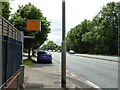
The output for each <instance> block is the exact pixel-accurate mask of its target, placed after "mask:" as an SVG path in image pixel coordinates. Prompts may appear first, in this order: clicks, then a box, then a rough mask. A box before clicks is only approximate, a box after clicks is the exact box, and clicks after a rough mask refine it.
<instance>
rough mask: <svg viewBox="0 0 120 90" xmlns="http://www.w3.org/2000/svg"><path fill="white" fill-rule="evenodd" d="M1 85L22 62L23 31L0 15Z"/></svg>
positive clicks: (17, 69)
mask: <svg viewBox="0 0 120 90" xmlns="http://www.w3.org/2000/svg"><path fill="white" fill-rule="evenodd" d="M0 48H1V49H0V54H1V55H0V56H1V58H0V66H1V68H0V73H1V74H0V86H1V85H3V84H5V83H7V82H8V81H9V80H10V79H11V77H12V76H13V75H14V74H15V73H16V72H17V71H19V69H20V65H21V64H22V42H21V33H20V32H19V31H18V30H17V29H16V28H15V27H14V26H13V25H12V24H10V23H9V22H8V21H7V20H5V19H4V18H3V17H2V16H0Z"/></svg>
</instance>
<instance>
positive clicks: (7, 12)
mask: <svg viewBox="0 0 120 90" xmlns="http://www.w3.org/2000/svg"><path fill="white" fill-rule="evenodd" d="M1 4H2V5H1V6H0V7H2V16H3V17H4V18H5V19H7V20H8V19H9V16H10V13H11V11H10V10H11V9H12V8H11V7H10V3H9V2H1Z"/></svg>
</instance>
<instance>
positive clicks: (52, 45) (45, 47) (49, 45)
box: [41, 41, 61, 51]
mask: <svg viewBox="0 0 120 90" xmlns="http://www.w3.org/2000/svg"><path fill="white" fill-rule="evenodd" d="M41 49H43V50H52V51H53V50H55V51H58V50H61V47H60V46H58V45H57V44H56V43H54V42H53V41H49V42H48V43H47V44H44V45H43V46H42V48H41Z"/></svg>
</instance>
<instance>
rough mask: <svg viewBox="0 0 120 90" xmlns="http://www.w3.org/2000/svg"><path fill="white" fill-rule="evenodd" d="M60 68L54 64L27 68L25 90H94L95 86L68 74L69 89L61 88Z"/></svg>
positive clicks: (67, 84) (67, 83)
mask: <svg viewBox="0 0 120 90" xmlns="http://www.w3.org/2000/svg"><path fill="white" fill-rule="evenodd" d="M60 74H61V72H60V67H59V66H57V65H56V64H55V63H54V62H53V63H52V64H35V65H34V66H33V67H28V66H25V72H24V90H44V89H45V90H46V89H48V90H81V89H82V90H84V89H83V88H89V89H88V90H98V89H94V86H93V85H90V84H87V83H84V81H80V80H77V79H75V78H74V77H72V76H70V74H69V73H67V76H66V86H67V89H62V88H61V75H60Z"/></svg>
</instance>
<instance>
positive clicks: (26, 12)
mask: <svg viewBox="0 0 120 90" xmlns="http://www.w3.org/2000/svg"><path fill="white" fill-rule="evenodd" d="M28 19H37V20H40V21H41V31H27V30H26V26H27V25H26V24H27V20H28ZM10 21H11V22H12V23H13V24H14V26H15V27H16V28H17V29H18V30H20V31H24V35H25V36H35V39H27V38H26V39H24V47H25V48H29V45H31V46H30V47H31V48H39V46H41V45H42V44H43V43H44V41H45V40H47V36H48V33H50V27H49V26H50V22H49V21H47V18H46V17H44V16H43V13H42V12H41V10H40V9H37V7H35V6H34V5H32V4H31V3H28V4H26V5H25V6H23V5H22V6H19V9H18V10H17V11H16V12H15V13H14V14H13V15H12V17H11V19H10Z"/></svg>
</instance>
